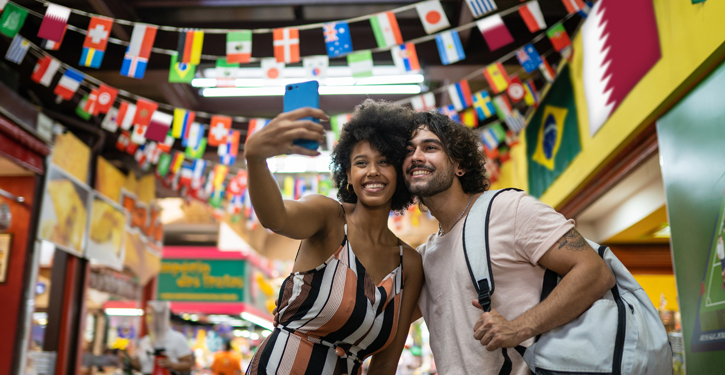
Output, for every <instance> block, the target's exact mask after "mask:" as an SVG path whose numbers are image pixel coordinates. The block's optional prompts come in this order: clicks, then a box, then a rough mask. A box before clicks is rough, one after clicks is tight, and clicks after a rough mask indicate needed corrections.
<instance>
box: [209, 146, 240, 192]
mask: <svg viewBox="0 0 725 375" xmlns="http://www.w3.org/2000/svg"><path fill="white" fill-rule="evenodd" d="M238 138H239V137H237V139H238ZM213 173H214V179H213V181H212V184H213V186H214V187H215V188H217V189H219V188H221V186H222V184H223V183H224V180H225V179H226V177H227V173H229V167H227V166H226V165H222V164H216V165H214V172H213Z"/></svg>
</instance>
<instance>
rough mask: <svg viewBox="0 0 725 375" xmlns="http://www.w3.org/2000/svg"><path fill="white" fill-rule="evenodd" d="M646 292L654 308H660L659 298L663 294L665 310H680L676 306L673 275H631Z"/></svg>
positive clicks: (675, 289)
mask: <svg viewBox="0 0 725 375" xmlns="http://www.w3.org/2000/svg"><path fill="white" fill-rule="evenodd" d="M632 276H634V278H635V279H636V280H637V282H638V283H639V285H641V286H642V288H644V291H645V292H647V296H649V298H650V299H651V300H652V304H653V305H655V308H658V309H659V307H660V296H662V293H664V294H665V299H666V300H667V307H666V309H667V310H680V307H679V305H678V304H677V288H676V287H675V276H674V275H632Z"/></svg>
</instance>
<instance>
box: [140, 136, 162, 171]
mask: <svg viewBox="0 0 725 375" xmlns="http://www.w3.org/2000/svg"><path fill="white" fill-rule="evenodd" d="M144 154H145V155H146V162H147V163H150V164H154V165H155V164H156V163H158V162H159V156H160V155H161V151H159V144H158V143H156V142H154V141H151V142H148V143H146V147H144Z"/></svg>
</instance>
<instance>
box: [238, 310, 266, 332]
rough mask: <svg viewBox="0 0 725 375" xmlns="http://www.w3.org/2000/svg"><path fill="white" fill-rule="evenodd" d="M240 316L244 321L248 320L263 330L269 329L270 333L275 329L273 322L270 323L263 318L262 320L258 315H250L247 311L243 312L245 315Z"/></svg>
mask: <svg viewBox="0 0 725 375" xmlns="http://www.w3.org/2000/svg"><path fill="white" fill-rule="evenodd" d="M240 316H241V317H242V319H244V320H247V321H250V322H252V323H254V324H256V325H258V326H260V327H262V328H266V329H268V330H270V331H271V330H273V329H274V324H272V322H270V321H269V320H267V319H263V318H260V317H258V316H256V315H252V314H250V313H248V312H246V311H245V312H243V313H241V314H240Z"/></svg>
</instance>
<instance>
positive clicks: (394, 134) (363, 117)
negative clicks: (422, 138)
mask: <svg viewBox="0 0 725 375" xmlns="http://www.w3.org/2000/svg"><path fill="white" fill-rule="evenodd" d="M414 120H415V112H413V111H412V110H411V109H410V108H407V107H403V106H401V105H398V104H394V103H390V102H386V101H382V100H381V101H375V100H372V99H367V100H365V101H364V102H362V103H361V104H359V105H358V106H357V107H355V111H354V112H353V114H352V118H351V119H350V121H349V122H348V123H347V124H345V126H344V127H343V128H342V131H341V132H340V139H339V140H338V142H337V145H336V146H335V148H334V150H333V151H332V162H331V166H332V180H333V182H334V183H335V186H336V187H337V188H338V191H337V197H338V198H339V199H340V201H341V202H346V203H356V202H357V195H355V194H350V192H348V191H347V184H348V181H347V171H348V170H349V169H350V168H351V160H350V158H351V154H352V150H353V148H355V145H356V144H357V143H358V142H360V141H362V140H367V141H368V142H370V145H371V146H372V147H374V148H375V149H377V150H378V151H380V153H381V154H382V155H383V156H385V158H386V159H387V161H388V162H389V163H390V164H391V165H393V166H394V167H395V171H396V172H397V179H396V186H395V192H394V193H393V198H392V200H393V201H392V204H391V207H390V209H391V210H393V211H402V210H404V209H406V208H408V206H410V205H411V204H412V203H413V196H412V195H411V194H410V192H409V191H408V188H407V187H406V185H405V175H404V173H403V160H404V159H405V155H406V144H407V142H408V139H409V138H410V134H411V132H412V130H413V128H414Z"/></svg>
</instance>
